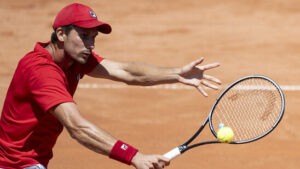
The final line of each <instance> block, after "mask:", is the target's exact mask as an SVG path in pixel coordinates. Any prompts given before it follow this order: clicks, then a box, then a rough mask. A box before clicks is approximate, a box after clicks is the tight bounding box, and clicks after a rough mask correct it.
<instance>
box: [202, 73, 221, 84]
mask: <svg viewBox="0 0 300 169" xmlns="http://www.w3.org/2000/svg"><path fill="white" fill-rule="evenodd" d="M203 78H204V79H206V80H209V81H212V82H215V83H217V84H219V85H220V84H222V82H221V81H220V80H219V79H217V78H215V77H213V76H210V75H203Z"/></svg>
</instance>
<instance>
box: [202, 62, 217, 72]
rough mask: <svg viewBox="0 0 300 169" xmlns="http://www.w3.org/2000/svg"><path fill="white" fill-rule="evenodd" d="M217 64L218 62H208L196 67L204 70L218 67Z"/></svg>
mask: <svg viewBox="0 0 300 169" xmlns="http://www.w3.org/2000/svg"><path fill="white" fill-rule="evenodd" d="M219 66H220V63H210V64H207V65H203V66H198V68H199V69H201V70H203V71H205V70H209V69H213V68H216V67H219Z"/></svg>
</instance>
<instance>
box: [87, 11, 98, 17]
mask: <svg viewBox="0 0 300 169" xmlns="http://www.w3.org/2000/svg"><path fill="white" fill-rule="evenodd" d="M89 13H90V15H91V17H93V18H97V16H96V13H95V12H93V11H89Z"/></svg>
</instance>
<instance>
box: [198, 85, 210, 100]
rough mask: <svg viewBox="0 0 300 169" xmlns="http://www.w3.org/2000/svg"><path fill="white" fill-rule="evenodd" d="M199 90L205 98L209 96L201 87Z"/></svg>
mask: <svg viewBox="0 0 300 169" xmlns="http://www.w3.org/2000/svg"><path fill="white" fill-rule="evenodd" d="M197 89H198V90H199V91H200V93H201V94H202V95H203V96H205V97H207V96H208V94H207V93H206V92H205V90H204V89H203V88H202V87H201V86H200V85H199V86H198V87H197Z"/></svg>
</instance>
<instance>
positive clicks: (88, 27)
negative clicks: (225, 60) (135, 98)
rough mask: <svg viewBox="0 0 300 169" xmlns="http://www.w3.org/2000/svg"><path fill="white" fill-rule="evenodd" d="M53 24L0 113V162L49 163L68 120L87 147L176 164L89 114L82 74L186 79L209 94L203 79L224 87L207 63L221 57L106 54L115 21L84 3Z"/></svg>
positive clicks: (148, 166) (8, 166)
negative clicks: (175, 64)
mask: <svg viewBox="0 0 300 169" xmlns="http://www.w3.org/2000/svg"><path fill="white" fill-rule="evenodd" d="M53 28H54V32H53V34H52V36H51V42H47V43H40V42H38V43H37V44H36V46H35V47H34V49H33V50H32V51H31V52H29V53H28V54H26V55H25V56H24V57H23V58H22V59H21V60H20V61H19V64H18V66H17V68H16V71H15V74H14V76H13V78H12V81H11V84H10V86H9V89H8V91H7V95H6V98H5V102H4V105H3V110H2V115H1V121H0V168H2V169H23V168H25V169H45V168H46V167H47V165H48V162H49V160H50V159H51V158H52V155H53V154H52V148H53V146H54V145H55V142H56V140H57V137H58V136H59V134H60V133H61V132H62V130H63V128H64V127H65V128H66V129H67V130H68V132H69V133H70V135H71V137H72V138H74V139H76V140H77V141H78V142H79V143H81V144H82V145H84V146H85V147H87V148H89V149H91V150H93V151H95V152H97V153H99V154H103V155H107V156H109V157H110V158H112V159H115V160H118V161H120V162H123V163H125V164H128V165H133V166H134V167H135V168H137V169H154V168H155V169H161V168H163V167H164V166H166V165H169V159H167V158H165V157H163V156H162V155H156V154H153V155H146V154H143V153H141V152H140V151H138V150H137V149H136V148H134V147H133V146H131V145H129V144H127V143H125V142H123V141H121V140H120V139H116V138H114V137H113V136H111V135H110V134H109V133H107V132H106V131H104V130H103V129H101V128H100V127H97V126H95V125H94V124H92V123H91V122H89V121H88V120H86V119H85V118H83V117H82V116H81V114H80V112H79V110H78V108H77V106H76V104H75V101H74V100H73V95H74V93H75V91H76V88H77V85H78V82H79V80H80V79H82V78H83V76H84V75H88V76H92V77H96V78H106V79H111V80H114V81H121V82H125V83H127V84H129V85H142V86H146V85H156V84H165V83H176V82H180V83H183V84H186V85H191V86H195V87H196V88H197V89H198V90H199V91H200V93H202V94H203V95H204V96H207V93H206V92H205V91H204V90H203V86H206V87H209V88H212V89H217V88H218V86H217V85H218V84H220V81H219V80H218V79H216V78H214V77H212V76H209V75H206V74H204V71H205V70H208V69H212V68H215V67H218V66H219V64H218V63H213V64H208V65H203V66H199V64H200V63H201V62H202V61H203V58H201V59H199V60H196V61H193V62H191V63H189V64H187V65H186V66H183V67H180V68H163V67H157V66H154V65H148V64H144V63H135V62H134V63H133V62H130V63H126V62H117V61H112V60H109V59H106V58H102V57H100V56H98V55H97V54H95V53H94V52H93V49H94V48H95V38H96V36H97V35H98V33H99V32H100V33H104V34H109V33H110V32H111V26H110V25H109V24H107V23H104V22H101V21H99V20H98V18H97V16H96V13H95V12H94V11H93V10H92V9H91V8H90V7H88V6H85V5H83V4H78V3H74V4H71V5H68V6H66V7H65V8H63V9H62V10H61V11H60V12H59V13H58V15H57V16H56V19H55V21H54V23H53ZM211 82H212V83H211Z"/></svg>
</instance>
